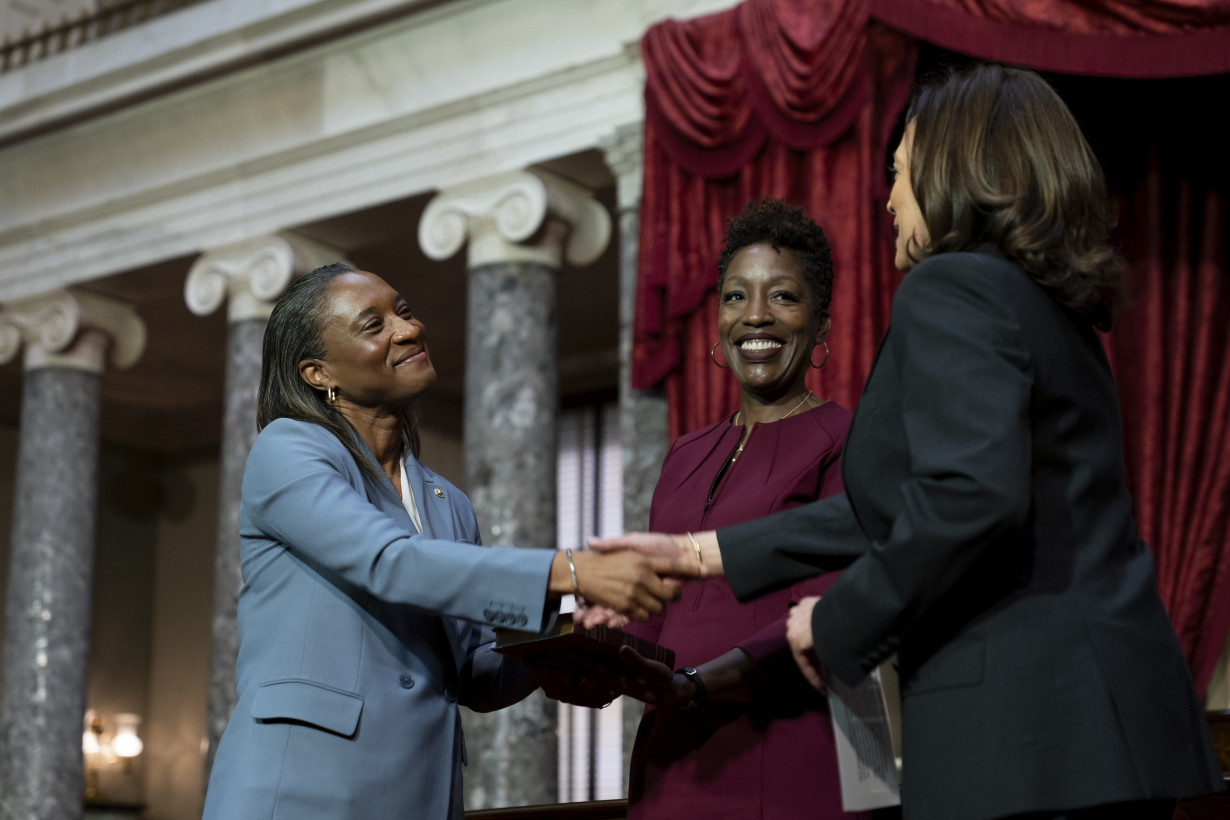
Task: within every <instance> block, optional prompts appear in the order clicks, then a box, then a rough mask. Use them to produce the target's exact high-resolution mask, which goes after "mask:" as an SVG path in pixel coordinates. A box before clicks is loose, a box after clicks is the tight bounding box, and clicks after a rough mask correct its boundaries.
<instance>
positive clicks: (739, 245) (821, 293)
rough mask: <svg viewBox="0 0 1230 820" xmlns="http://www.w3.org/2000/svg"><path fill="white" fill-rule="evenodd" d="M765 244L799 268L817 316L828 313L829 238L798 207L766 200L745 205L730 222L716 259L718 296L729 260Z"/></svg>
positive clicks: (830, 295)
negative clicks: (789, 255)
mask: <svg viewBox="0 0 1230 820" xmlns="http://www.w3.org/2000/svg"><path fill="white" fill-rule="evenodd" d="M757 242H766V243H768V244H769V245H771V246H772V247H773V250H775V251H777V252H778V253H781V250H782V248H787V249H789V250H790V251H791V252H792V253H794V255H795V256H796V257H797V258H798V260H799V262H801V263H802V265H803V275H804V276H806V277H807V281H808V283H809V284H810V285H811V290H812V295H813V298H814V300H815V301H814V303H813V304H814V305H815V311H816V314H817V315H824V314H826V313H828V310H829V303H830V302H832V300H833V253H832V249H831V248H830V247H829V238H828V237H827V236H826V235H825V233H824V229H823V228H821V227H820V226H819V225H817V224H816V221H815V220H814V219H812V218H811V217H809V216H808V215H807V214H806V213H804V212H803V209H802V208H801V207H799V206H798V205H791V204H789V203H786V202H783V201H782V200H780V199H773V198H771V197H766V198H765V199H762V200H761V201H760V202H749V203H748V205H747V207H746V208H744V209H743V213H742V214H740V215H739V216H736V217H735V218H734V219H732V220H730V223H729V224H728V225H727V226H726V238H725V239H724V240H723V244H722V255H721V256H720V257H718V263H717V269H718V282H717V289H718V293H719V294H720V293H721V292H722V283H723V282H724V281H725V280H726V269H727V268H728V267H729V266H730V260H732V259H734V258H735V255H736V254H738V253H739V251H741V250H743V249H744V248H746V247H747V246H748V245H755V244H756V243H757Z"/></svg>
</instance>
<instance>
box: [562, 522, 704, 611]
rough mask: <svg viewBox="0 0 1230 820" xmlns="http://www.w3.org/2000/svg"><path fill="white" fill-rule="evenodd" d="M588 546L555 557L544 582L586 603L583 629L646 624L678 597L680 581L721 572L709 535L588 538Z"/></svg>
mask: <svg viewBox="0 0 1230 820" xmlns="http://www.w3.org/2000/svg"><path fill="white" fill-rule="evenodd" d="M589 546H590V550H588V551H585V552H571V551H570V552H568V553H561V554H559V555H556V556H555V560H554V561H553V562H552V563H551V576H550V580H549V582H548V589H549V591H550V592H551V593H553V594H555V595H566V594H568V593H573V594H575V595H576V596H577V599H578V604H581V603H582V602H583V603H584V604H585V606H584V607H583V608H582V610H581V612H582V613H583V617H585V618H589V619H590V620H588V621H585V622H584V623H585V625H586V626H593V625H595V624H598V623H605V624H607V625H618V624H620V623H626V621H627V620H633V621H643V620H647V619H648V618H650V617H651V616H653V615H656V614H657V613H659V612H661V611H662V608H663V607H664V606H665V605H666V603H667V602H668V601H673V600H675V599H676V598H678V597H679V590H680V584H681V582H682V581H683V580H685V579H688V578H704V577H709V576H713V575H721V574H722V556H721V553H720V552H719V550H718V543H717V536H716V534H715V533H713V532H704V533H698V534H696V535H693V534H691V533H687V534H678V535H667V534H665V533H656V532H637V533H629V534H627V535H623V536H619V537H617V538H591V539H590V540H589Z"/></svg>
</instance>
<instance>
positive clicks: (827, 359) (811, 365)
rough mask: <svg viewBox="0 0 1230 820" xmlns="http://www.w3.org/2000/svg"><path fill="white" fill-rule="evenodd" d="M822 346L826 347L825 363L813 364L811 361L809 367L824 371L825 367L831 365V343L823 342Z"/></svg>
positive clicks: (808, 362)
mask: <svg viewBox="0 0 1230 820" xmlns="http://www.w3.org/2000/svg"><path fill="white" fill-rule="evenodd" d="M820 344H822V345H824V361H822V362H820V364H812V362H811V359H808V360H807V364H808V366H809V367H814V368H816V369H817V370H822V369H823V368H824V366H825V365H826V364H828V363H829V343H828V342H821V343H820Z"/></svg>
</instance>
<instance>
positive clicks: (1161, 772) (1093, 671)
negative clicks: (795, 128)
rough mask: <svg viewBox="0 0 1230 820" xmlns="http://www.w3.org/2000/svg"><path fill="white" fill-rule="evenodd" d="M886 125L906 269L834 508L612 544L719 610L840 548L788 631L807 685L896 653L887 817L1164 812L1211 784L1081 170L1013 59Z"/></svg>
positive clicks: (1095, 213)
mask: <svg viewBox="0 0 1230 820" xmlns="http://www.w3.org/2000/svg"><path fill="white" fill-rule="evenodd" d="M907 123H908V124H907V128H906V130H905V134H904V136H903V138H902V141H901V145H900V147H898V149H897V151H896V154H895V156H894V163H893V168H894V172H895V174H896V180H895V182H894V184H893V189H892V193H891V195H890V198H889V210H890V212H891V213H892V214H893V215H894V218H895V223H896V228H897V247H896V264H897V267H898V268H900V269H901V270H903V271H908V272H909V274H908V275H907V276H906V277H905V281H904V282H903V283H902V285H901V287H900V288H899V290H898V291H897V294H896V296H895V298H894V301H893V312H892V324H891V326H890V328H889V330H888V332H887V334H886V335H885V337H884V340H883V342H882V343H881V346H880V350H879V353H878V355H877V357H876V361H875V364H874V366H873V368H872V372H871V374H870V376H869V378H868V381H867V386H866V388H865V391H864V393H863V396H862V398H861V399H860V401H859V404H858V407H857V410H856V412H855V417H854V421H853V423H852V426H851V429H850V433H849V436H848V439H847V444H846V449H845V452H844V456H843V459H842V464H843V478H844V482H845V488H846V491H845V493H844V494H843V495H840V496H834V497H833V498H831V499H826V500H822V501H819V502H816V503H814V504H811V505H808V506H806V507H801V508H798V509H797V510H793V511H788V512H785V513H780V514H778V515H776V516H772V517H769V518H763V519H760V520H757V521H753V522H748V523H746V524H740V525H736V526H732V527H728V528H725V529H721V530H718V531H717V532H716V533H715V532H712V531H710V532H705V533H698V534H697V543H698V544H699V548H697V547H694V546H693V544H692V541H691V540H690V538H688V537H687V536H662V535H641V536H631V537H626V538H625V539H615V545H624V546H626V545H628V544H630V543H631V544H636V545H639V546H640V547H641V548H643V549H646V550H659V551H662V552H668V553H670V554H672V555H675V556H677V559H678V560H686V557H687V556H688V555H694V558H693V560H694V561H695V560H696V559H701V561H702V562H703V564H704V566H705V569H706V571H707V572H709V573H713V572H722V571H723V570H724V571H725V573H726V575H727V577H728V579H729V580H730V583H731V586H732V587H733V589H734V590H735V592H736V594H737V595H738V596H739V597H740V598H750V597H753V596H756V595H759V594H761V593H764V592H766V591H768V590H770V589H774V588H776V587H779V586H781V585H782V584H786V583H791V582H794V581H797V580H798V579H799V578H802V577H806V576H808V575H810V574H814V573H816V572H818V571H822V570H823V569H825V568H828V567H831V566H834V565H840V564H841V563H843V561H845V560H849V559H848V557H846V558H843V557H842V556H852V555H853V556H859V557H857V558H856V559H855V560H854V561H853V563H851V564H850V565H849V568H848V569H847V571H846V572H845V573H844V574H843V576H842V577H841V578H840V580H838V581H837V582H836V583H835V584H834V585H833V587H832V588H831V589H830V590H829V591H828V593H827V594H825V595H824V596H823V598H820V599H817V598H809V599H805V600H804V601H802V602H801V603H800V605H799V606H797V607H796V608H795V610H794V612H793V613H792V616H791V619H790V622H789V626H788V629H789V638H790V642H791V646H792V649H793V651H794V654H795V658H796V661H798V662H799V664H800V666H801V667H802V668H803V669H804V673H805V674H807V675H808V676H809V677H810V679H811V680H812V682H813V684H814V685H816V686H820V685H821V680H822V675H823V674H834V675H837V676H838V677H839V678H841V679H843V680H845V681H847V682H850V683H853V682H856V681H858V680H859V679H860V678H862V677H863V676H864V675H865V674H867V673H868V672H869V671H870V670H871V669H872V668H873V667H874V666H875V665H876V664H878V663H880V662H882V661H884V660H885V659H886V658H888V657H889V656H890V655H891V654H892V653H894V652H896V653H898V659H899V671H900V675H901V679H902V693H901V694H902V710H903V722H904V725H903V731H902V733H903V742H904V749H903V766H904V771H903V778H904V784H903V797H904V811H905V817H906V818H907V820H983V818H1006V817H1014V818H1017V817H1022V818H1023V817H1028V818H1031V820H1033V819H1034V818H1037V819H1038V820H1041V819H1042V818H1047V819H1048V820H1049V819H1050V818H1072V819H1073V820H1075V818H1081V819H1082V820H1087V819H1089V818H1099V820H1100V819H1101V818H1106V820H1110V818H1114V820H1124V819H1125V818H1159V820H1160V819H1161V818H1168V817H1169V816H1170V813H1171V811H1172V807H1173V801H1174V799H1175V798H1178V797H1181V796H1185V795H1190V794H1197V793H1203V792H1209V791H1214V790H1217V789H1219V788H1220V787H1221V776H1220V772H1219V770H1218V766H1217V764H1216V758H1215V756H1214V754H1213V751H1212V746H1211V743H1210V741H1209V737H1208V733H1207V728H1206V727H1205V722H1204V718H1203V715H1202V712H1201V709H1200V704H1199V703H1198V702H1197V699H1196V696H1195V692H1194V689H1193V687H1192V683H1191V680H1190V677H1189V675H1188V672H1187V668H1186V665H1185V663H1184V660H1183V656H1182V654H1181V652H1180V649H1179V645H1178V641H1177V640H1176V638H1175V635H1174V632H1173V630H1172V628H1171V626H1170V624H1169V622H1168V620H1167V618H1166V613H1165V611H1164V610H1163V608H1162V604H1161V600H1160V598H1159V596H1158V593H1157V588H1156V582H1155V579H1154V573H1153V561H1152V557H1151V555H1150V552H1149V549H1148V547H1147V546H1146V545H1145V544H1144V542H1143V541H1142V540H1141V539H1140V538H1139V536H1138V535H1137V532H1136V527H1135V524H1134V523H1133V520H1132V515H1131V498H1130V497H1129V495H1128V493H1127V490H1126V489H1125V487H1124V485H1123V457H1122V452H1121V439H1122V433H1121V427H1120V419H1119V409H1118V404H1117V401H1116V392H1115V385H1114V381H1113V379H1112V377H1111V372H1110V368H1109V366H1108V364H1107V360H1106V357H1105V354H1104V352H1103V350H1102V346H1101V343H1100V341H1099V339H1098V336H1097V333H1096V329H1097V328H1106V327H1108V326H1109V325H1110V322H1111V319H1112V315H1113V310H1114V307H1115V304H1116V301H1117V299H1118V297H1119V291H1120V263H1119V260H1118V259H1117V257H1116V255H1115V253H1114V252H1113V250H1112V249H1111V248H1110V246H1109V245H1108V243H1107V236H1108V233H1109V230H1110V228H1111V226H1112V222H1113V219H1112V215H1111V212H1110V208H1109V204H1108V201H1107V197H1106V191H1105V183H1104V181H1103V177H1102V172H1101V169H1100V167H1099V166H1098V163H1097V161H1096V159H1095V158H1094V156H1093V154H1092V152H1091V150H1090V149H1089V146H1088V145H1087V144H1086V142H1085V140H1084V138H1083V136H1082V135H1081V132H1080V129H1079V127H1078V126H1077V124H1076V122H1075V121H1074V120H1073V118H1072V116H1071V114H1070V112H1069V111H1068V110H1067V108H1066V106H1064V104H1063V102H1062V101H1061V100H1060V99H1059V97H1058V96H1057V95H1056V94H1055V93H1054V91H1053V90H1052V89H1051V88H1050V87H1049V86H1048V85H1047V84H1046V83H1045V82H1044V81H1043V80H1042V79H1041V78H1040V77H1038V76H1037V75H1036V74H1033V73H1032V72H1028V71H1023V70H1018V69H1012V68H1005V67H1000V66H989V65H984V66H976V67H974V68H972V69H969V70H967V71H965V72H962V73H957V74H953V75H950V76H949V77H948V78H947V79H946V80H944V81H943V82H941V83H939V84H937V85H933V86H930V87H926V88H923V89H922V90H921V91H920V92H919V93H918V94H917V95H916V97H915V99H914V101H913V103H912V105H911V107H910V110H909V112H908V115H907ZM719 545H720V547H719ZM608 546H611V544H608ZM821 670H827V672H822V671H821Z"/></svg>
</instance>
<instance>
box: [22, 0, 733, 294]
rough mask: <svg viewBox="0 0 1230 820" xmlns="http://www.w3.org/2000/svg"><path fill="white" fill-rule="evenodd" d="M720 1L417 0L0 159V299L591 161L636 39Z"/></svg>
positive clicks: (227, 1)
mask: <svg viewBox="0 0 1230 820" xmlns="http://www.w3.org/2000/svg"><path fill="white" fill-rule="evenodd" d="M246 2H247V0H243V2H239V0H214V2H211V3H205V4H201V6H200V8H202V9H203V8H206V7H211V6H215V5H217V6H218V7H219V8H224V7H225V8H230V7H234V8H238V7H239V6H242V5H243V3H246ZM253 2H254V3H256V2H269V3H273V6H271V7H274V6H276V7H277V8H283V7H289V6H290V5H292V4H293V5H295V7H299V6H304V7H305V8H306V7H307V6H306V5H304V4H305V2H306V0H285V1H284V2H276V3H275V2H274V0H253ZM734 2H735V0H609V1H608V0H587V4H586V5H585V7H584V8H585V9H586V10H585V11H584V12H581V11H580V9H578V13H576V14H572V13H561V12H560V8H561V6H563V5H564V4H563V3H560V2H558V0H515V2H513V1H512V0H454V2H430V3H428V2H426V0H424V8H423V10H422V11H420V12H417V13H413V14H406V15H404V16H403V17H401V18H398V19H390V20H389V21H388V22H387V23H382V24H381V25H373V26H371V27H369V28H368V29H366V30H364V31H362V32H360V33H358V34H354V35H351V36H347V37H342V38H340V39H333V40H328V39H322V42H320V43H319V44H318V45H315V46H312V47H310V48H304V49H302V50H300V51H297V52H294V53H290V54H288V55H286V56H284V57H279V58H277V59H274V60H270V61H267V62H263V63H259V64H258V65H253V66H250V67H247V68H243V69H237V70H234V71H231V72H230V73H226V72H219V76H213V77H212V78H211V79H208V80H207V81H202V82H200V83H196V84H191V83H188V84H185V85H184V86H183V87H181V88H177V90H175V91H174V92H169V93H167V94H165V95H162V96H159V97H158V98H156V99H148V100H146V101H145V102H144V103H142V104H141V105H127V104H118V103H117V104H116V105H115V106H114V110H111V111H108V112H106V113H100V114H98V115H97V116H92V117H91V118H90V119H88V120H87V121H83V122H80V123H77V124H75V125H73V126H72V127H69V128H60V129H58V130H52V131H49V132H48V133H46V134H44V135H41V136H39V137H37V138H31V139H29V140H26V141H24V142H20V143H17V144H13V145H8V146H6V147H3V148H0V189H2V190H4V191H5V192H6V198H5V200H4V201H5V202H8V203H9V207H7V208H6V207H4V206H3V203H0V302H3V301H5V300H12V299H19V298H25V297H28V296H33V295H36V294H39V293H42V292H45V291H47V290H51V289H54V288H63V287H69V286H72V285H75V284H80V283H83V282H88V281H90V280H93V279H97V278H101V277H103V276H108V275H112V274H115V273H119V272H123V271H127V270H132V269H134V268H139V267H143V266H147V265H152V264H156V263H159V262H164V261H167V260H170V259H176V258H182V257H192V256H196V255H197V254H200V253H202V252H203V250H205V249H208V248H216V247H219V246H222V245H228V244H231V243H234V242H238V241H241V240H244V239H246V238H248V237H251V236H255V235H261V234H274V233H278V232H281V231H284V230H286V229H288V228H292V227H293V226H296V225H305V224H310V223H313V222H317V221H321V220H325V219H330V218H333V217H336V216H338V215H341V214H346V213H352V212H355V211H359V210H362V209H365V208H370V207H372V206H374V205H378V204H381V203H386V202H390V201H393V200H399V199H405V198H408V197H412V196H417V195H421V194H423V193H426V192H429V191H433V190H443V189H447V188H450V187H452V186H455V185H457V184H459V183H463V182H466V181H468V180H473V179H480V178H484V177H488V176H491V175H494V174H499V173H503V172H509V171H515V170H518V169H523V168H527V167H532V166H534V165H537V164H539V163H544V162H549V161H552V160H555V159H558V158H560V157H568V156H571V155H575V154H579V153H582V152H585V151H588V150H592V149H594V148H595V147H597V146H599V145H600V143H601V141H602V140H603V139H604V138H607V137H608V136H609V135H610V134H612V133H613V132H615V131H616V130H617V129H619V128H620V127H623V126H627V125H629V124H631V125H632V126H635V125H636V124H638V123H640V122H642V121H643V119H644V109H643V87H644V70H643V67H642V65H641V63H640V59H639V54H638V48H637V43H638V42H639V39H640V37H641V36H642V35H643V34H644V30H645V28H646V27H647V26H648V25H651V24H653V23H654V22H656V21H657V20H660V19H662V18H664V17H667V16H675V17H688V16H695V15H699V14H706V13H710V12H712V11H716V10H718V9H720V8H725V7H729V6H731V5H734ZM237 3H238V5H236V4H237ZM307 5H310V6H311V7H312V8H316V7H318V6H319V7H320V8H321V9H325V8H329V9H333V11H334V12H336V11H337V10H338V8H340V7H341V6H345V5H346V4H345V3H342V2H340V0H333V2H327V3H326V2H317V3H311V4H307ZM576 5H577V6H578V7H580V6H582V4H581V3H577V4H576ZM567 7H568V8H569V9H571V8H572V7H573V4H572V3H567ZM191 8H197V7H191ZM191 8H190V9H184V10H183V11H182V12H176V14H173V15H168V16H167V19H168V20H169V19H171V18H177V16H178V15H180V14H184V15H187V14H188V13H189V12H190V11H191ZM235 13H236V14H237V15H239V16H243V15H242V14H240V13H239V12H238V11H236V12H235ZM305 13H306V12H305ZM265 14H266V17H269V18H270V19H276V15H273V14H272V12H269V11H268V10H267V9H266V12H265ZM182 19H184V20H187V19H189V18H188V17H184V18H182ZM161 22H162V21H161V20H155V21H153V22H151V23H148V24H144V25H142V26H139V27H137V29H135V30H134V31H142V32H147V33H152V32H154V31H156V30H157V29H156V28H153V27H156V26H158V25H160V24H161ZM253 25H254V26H255V24H253ZM256 28H257V29H259V26H256ZM510 32H515V33H516V35H517V36H512V35H511V34H510ZM247 33H249V32H248V30H246V29H245V30H243V34H244V35H245V37H246V35H247ZM251 33H253V34H254V35H255V34H257V33H259V31H256V30H253V31H252V32H251ZM116 36H117V37H121V36H122V35H116ZM457 38H460V39H461V40H462V41H464V42H465V43H468V44H470V48H471V50H470V51H466V50H462V49H458V48H455V47H452V44H454V40H455V39H457ZM108 39H110V38H108ZM112 42H115V43H119V42H120V40H114V41H112ZM239 43H240V40H239V39H235V40H234V42H233V45H234V47H235V48H239V47H240V46H239ZM81 53H82V54H84V53H85V52H84V51H82V52H81ZM55 59H58V58H52V60H51V61H48V63H47V65H50V64H51V63H52V62H54V60H55ZM40 65H42V64H40ZM31 72H34V73H31ZM35 73H37V72H36V71H35V69H33V68H31V69H22V70H19V71H18V72H16V73H15V74H13V75H4V77H9V76H22V77H25V78H27V79H30V80H32V79H33V77H34V74H35ZM4 77H0V89H3V88H4V82H7V81H8V80H5V79H4ZM85 84H86V85H87V86H88V85H89V83H85ZM74 93H76V92H74ZM0 97H3V94H0ZM3 105H4V103H3V99H0V111H2V112H3V113H4V114H5V116H6V117H7V116H8V115H10V114H14V113H16V109H15V108H10V109H7V110H5V109H4V108H3ZM3 120H4V117H0V121H3ZM17 203H20V207H18V205H17Z"/></svg>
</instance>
